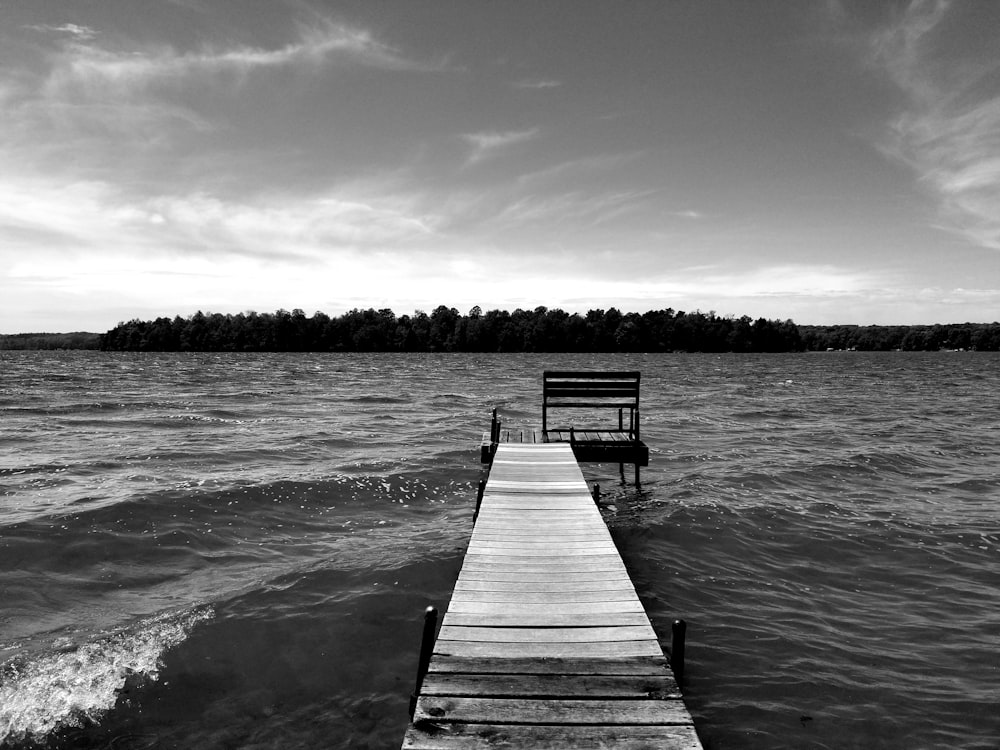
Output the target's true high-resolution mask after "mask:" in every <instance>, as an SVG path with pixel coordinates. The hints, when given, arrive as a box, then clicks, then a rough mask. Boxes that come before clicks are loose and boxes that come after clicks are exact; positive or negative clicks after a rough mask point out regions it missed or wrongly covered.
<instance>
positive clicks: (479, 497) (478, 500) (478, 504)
mask: <svg viewBox="0 0 1000 750" xmlns="http://www.w3.org/2000/svg"><path fill="white" fill-rule="evenodd" d="M485 492H486V480H485V479H480V480H479V489H478V490H477V491H476V512H475V513H473V514H472V525H473V526H475V525H476V519H477V518H479V509H480V508H481V507H482V505H483V493H485Z"/></svg>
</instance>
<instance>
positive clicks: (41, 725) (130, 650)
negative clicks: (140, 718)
mask: <svg viewBox="0 0 1000 750" xmlns="http://www.w3.org/2000/svg"><path fill="white" fill-rule="evenodd" d="M212 614H213V613H212V611H211V609H209V608H203V609H198V610H193V611H189V612H184V613H181V614H177V613H171V614H166V615H158V616H156V617H152V618H148V619H146V620H142V621H140V622H138V623H137V624H136V625H135V626H133V627H131V628H129V629H128V630H124V631H121V632H117V633H114V634H111V635H108V636H105V637H103V638H100V639H98V640H95V641H92V642H90V643H85V644H83V645H80V646H78V647H76V648H73V649H71V650H64V651H58V652H49V653H45V654H43V655H41V656H38V657H36V658H33V659H29V660H26V661H23V662H19V663H18V662H12V663H9V664H7V665H6V666H4V668H3V669H2V671H0V743H2V742H4V741H23V740H28V739H35V740H37V739H41V738H42V737H44V736H45V735H47V734H49V733H51V732H53V731H55V730H56V729H59V728H63V727H70V726H79V725H80V724H81V723H82V722H83V721H84V720H85V719H91V720H97V719H98V718H99V717H100V715H101V714H102V713H103V712H105V711H107V710H109V709H111V708H113V707H114V705H115V703H116V702H117V700H118V691H119V690H121V689H122V688H123V687H124V686H125V680H126V679H128V677H129V676H131V675H141V676H142V677H143V678H145V679H150V680H155V679H157V677H158V676H159V668H160V666H161V662H160V657H161V655H162V654H163V653H164V652H165V651H166V650H167V649H169V648H171V647H173V646H176V645H177V644H178V643H180V642H181V641H183V640H184V639H185V638H186V637H187V634H188V632H189V631H190V630H191V628H192V627H193V626H194V625H195V624H196V623H198V622H201V621H203V620H207V619H208V618H210V617H211V616H212Z"/></svg>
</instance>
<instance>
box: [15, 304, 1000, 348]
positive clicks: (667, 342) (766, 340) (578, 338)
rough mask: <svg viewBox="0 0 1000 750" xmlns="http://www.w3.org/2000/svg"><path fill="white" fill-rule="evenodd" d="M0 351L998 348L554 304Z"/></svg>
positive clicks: (229, 325)
mask: <svg viewBox="0 0 1000 750" xmlns="http://www.w3.org/2000/svg"><path fill="white" fill-rule="evenodd" d="M3 349H104V350H106V351H237V352H254V351H334V352H338V351H339V352H345V351H346V352H359V351H365V352H371V351H384V352H674V351H682V352H794V351H827V350H857V351H896V350H898V351H937V350H940V349H965V350H970V351H971V350H978V351H1000V323H996V322H994V323H959V324H950V325H915V326H857V325H836V326H810V325H796V324H795V323H793V322H792V321H791V320H785V321H779V320H767V319H764V318H758V319H756V320H753V319H751V318H750V317H748V316H743V317H740V318H736V317H733V316H726V317H719V316H717V315H716V314H715V313H714V312H708V313H702V312H700V311H696V312H693V313H685V312H683V311H674V310H672V309H669V308H668V309H666V310H652V311H649V312H646V313H641V314H640V313H622V312H621V311H619V310H617V309H616V308H610V309H608V310H591V311H589V312H588V313H586V314H585V315H580V314H578V313H572V314H571V313H567V312H565V311H563V310H560V309H558V308H556V309H549V308H546V307H536V308H535V309H534V310H521V309H518V310H515V311H514V312H507V311H504V310H491V311H489V312H486V313H484V312H483V311H482V310H481V309H480V308H479V307H474V308H472V309H471V310H470V311H469V312H468V313H466V314H465V315H462V314H460V313H459V312H458V310H456V309H455V308H450V307H445V306H443V305H442V306H439V307H437V308H436V309H435V310H434V311H433V312H432V313H431V314H429V315H428V314H427V313H424V312H422V311H419V310H418V311H416V312H414V313H413V314H412V315H401V316H398V317H397V316H396V314H395V313H393V311H392V310H388V309H382V310H374V309H367V310H359V309H355V310H351V311H350V312H347V313H345V314H343V315H340V316H337V317H330V316H328V315H326V314H324V313H321V312H317V313H315V314H314V315H312V316H311V317H307V316H306V314H305V313H304V312H303V311H302V310H293V311H292V312H288V311H286V310H278V311H277V312H275V313H256V312H246V313H239V314H237V315H222V314H219V313H208V314H206V313H202V312H198V313H195V314H194V315H191V316H188V317H186V318H182V317H180V316H175V317H174V318H165V317H164V318H156V319H155V320H150V321H143V320H139V319H135V320H130V321H128V322H125V323H119V324H118V325H117V326H115V327H114V328H112V329H111V330H110V331H108V332H107V333H104V334H97V333H85V332H76V333H21V334H13V335H0V350H3Z"/></svg>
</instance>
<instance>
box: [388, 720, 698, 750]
mask: <svg viewBox="0 0 1000 750" xmlns="http://www.w3.org/2000/svg"><path fill="white" fill-rule="evenodd" d="M469 748H479V749H482V748H492V749H493V750H524V748H550V749H552V748H574V749H575V750H608V748H614V749H615V750H652V748H656V750H700V748H701V744H700V743H699V742H698V736H697V735H696V734H695V732H694V729H693V728H692V727H690V726H651V727H643V726H599V725H588V726H567V725H542V724H535V725H532V726H518V725H514V724H444V723H439V722H434V721H425V722H421V723H420V724H419V725H418V726H416V727H411V728H410V730H409V731H408V732H407V733H406V737H405V738H404V740H403V750H468V749H469Z"/></svg>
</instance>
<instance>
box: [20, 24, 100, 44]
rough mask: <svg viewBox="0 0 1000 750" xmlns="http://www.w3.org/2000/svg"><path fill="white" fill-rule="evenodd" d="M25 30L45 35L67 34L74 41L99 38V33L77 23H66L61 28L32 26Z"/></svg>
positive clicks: (42, 25)
mask: <svg viewBox="0 0 1000 750" xmlns="http://www.w3.org/2000/svg"><path fill="white" fill-rule="evenodd" d="M24 28H26V29H28V30H29V31H38V32H41V33H44V34H48V33H54V34H60V35H62V34H66V35H69V36H71V37H73V38H74V39H78V40H82V41H87V40H90V39H93V38H94V37H96V36H97V32H96V31H94V29H92V28H90V27H89V26H81V25H79V24H75V23H64V24H62V25H61V26H54V25H52V24H34V25H31V26H25V27H24Z"/></svg>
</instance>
